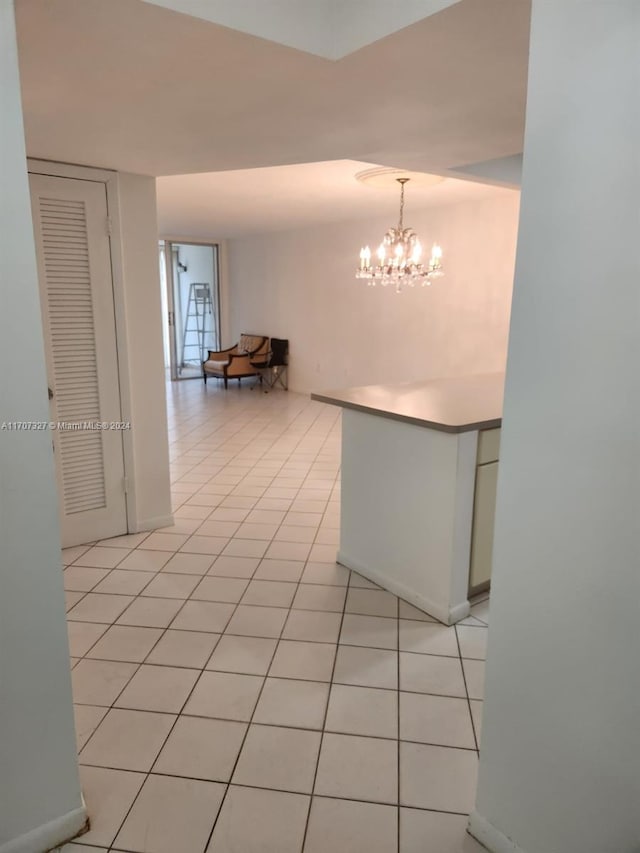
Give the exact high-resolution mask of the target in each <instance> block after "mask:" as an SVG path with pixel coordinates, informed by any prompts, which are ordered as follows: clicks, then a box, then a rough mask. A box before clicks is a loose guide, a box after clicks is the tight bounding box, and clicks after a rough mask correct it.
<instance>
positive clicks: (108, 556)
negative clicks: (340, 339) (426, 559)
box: [62, 382, 488, 853]
mask: <svg viewBox="0 0 640 853" xmlns="http://www.w3.org/2000/svg"><path fill="white" fill-rule="evenodd" d="M168 394H169V419H170V443H171V459H172V478H173V479H172V482H173V485H172V489H173V498H174V508H175V526H174V527H172V528H169V529H166V530H163V531H157V532H153V533H138V534H134V535H132V536H120V537H118V538H117V539H111V540H108V541H103V542H99V543H93V544H91V545H87V546H82V547H77V548H70V549H67V550H66V551H64V552H63V556H64V560H63V561H64V563H65V566H66V568H65V587H66V590H67V596H68V608H69V613H68V619H69V639H70V647H71V655H72V666H73V670H72V680H73V689H74V698H75V702H76V703H77V704H76V706H75V707H76V715H77V716H76V719H77V723H76V725H77V737H78V748H79V750H80V763H81V775H82V784H83V788H84V793H85V797H86V801H87V804H88V808H89V812H90V815H91V830H90V832H89V833H88V834H87V835H85V836H83V837H82V838H80V839H78V842H77V843H73V844H70V845H67V846H66V847H64V848H62V849H63V850H64V851H65V853H67V851H70V853H83V851H97V850H105V849H108V850H113V851H116V850H117V851H136V853H205V851H206V853H301V851H304V853H475V851H481V849H482V848H481V847H480V846H479V845H478V844H477V843H476V842H475V841H473V840H472V839H471V838H470V837H469V836H467V835H466V833H465V826H466V815H467V814H468V812H469V811H470V809H471V808H472V805H473V798H474V789H475V779H476V770H477V759H478V740H479V736H480V721H481V716H482V684H483V667H484V657H485V647H486V634H487V624H488V602H483V603H481V604H478V605H476V606H475V607H474V608H473V616H471V617H469V618H468V619H467V620H465V622H464V623H461V624H460V625H459V626H457V627H455V628H447V627H444V626H442V625H440V624H438V623H436V622H435V621H433V620H431V619H430V618H429V617H427V616H425V615H424V614H423V613H421V612H420V611H418V610H416V609H415V608H413V607H411V606H410V605H408V604H407V603H405V602H403V601H399V600H398V599H397V598H396V597H395V596H393V595H391V594H390V593H388V592H385V591H383V590H381V589H379V588H377V587H375V586H374V585H373V584H371V583H369V582H368V581H367V580H365V579H364V578H362V577H361V576H359V575H357V574H356V573H355V572H349V571H348V570H347V569H345V568H343V567H341V566H338V565H337V564H336V563H335V561H334V558H335V552H336V546H337V543H338V527H339V500H340V490H339V463H340V416H339V411H338V410H337V409H334V408H331V407H328V406H323V405H322V404H319V403H315V402H311V401H310V400H309V399H308V398H306V397H304V396H302V395H296V394H293V393H288V394H287V393H285V392H276V393H271V394H269V395H265V394H262V393H259V392H258V391H252V390H250V389H249V387H247V386H246V385H245V386H244V387H243V388H242V389H237V388H233V389H229V390H228V391H227V392H224V391H223V390H222V389H220V388H216V387H215V384H213V383H210V384H209V387H208V388H207V389H206V390H205V389H204V388H203V386H202V384H201V383H200V382H184V383H181V384H177V385H175V384H174V385H171V386H169V391H168Z"/></svg>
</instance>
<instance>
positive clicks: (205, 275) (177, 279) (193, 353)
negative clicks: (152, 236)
mask: <svg viewBox="0 0 640 853" xmlns="http://www.w3.org/2000/svg"><path fill="white" fill-rule="evenodd" d="M218 254H219V253H218V246H217V245H216V244H202V243H178V242H173V241H170V240H163V241H161V242H160V279H161V283H162V288H163V294H162V304H163V315H164V317H163V325H164V341H165V364H166V365H167V367H168V368H169V371H170V375H171V378H172V379H174V380H177V379H197V378H199V377H201V376H202V362H203V361H205V360H206V358H207V351H208V350H210V349H211V350H217V349H219V348H220V288H219V275H218V266H219V265H218Z"/></svg>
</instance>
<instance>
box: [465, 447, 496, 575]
mask: <svg viewBox="0 0 640 853" xmlns="http://www.w3.org/2000/svg"><path fill="white" fill-rule="evenodd" d="M497 485H498V463H497V462H491V463H490V464H488V465H479V466H478V469H477V473H476V494H475V502H474V506H473V535H472V540H471V570H470V572H469V588H470V589H471V590H473V589H475V588H476V587H478V586H481V585H482V584H486V583H487V581H489V580H490V579H491V561H492V559H493V527H494V522H495V515H496V487H497Z"/></svg>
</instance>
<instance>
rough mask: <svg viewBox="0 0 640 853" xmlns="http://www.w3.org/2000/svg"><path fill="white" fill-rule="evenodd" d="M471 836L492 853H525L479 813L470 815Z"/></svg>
mask: <svg viewBox="0 0 640 853" xmlns="http://www.w3.org/2000/svg"><path fill="white" fill-rule="evenodd" d="M467 831H468V833H469V835H472V836H473V837H474V838H475V839H476V841H478V842H479V843H480V844H482V846H483V847H486V848H487V850H490V851H491V853H525V851H524V850H523V849H522V848H521V847H518V845H517V844H516V843H515V842H514V841H511V839H510V838H507V836H506V835H503V833H502V832H500V830H499V829H496V828H495V826H493V824H491V823H489V821H488V820H485V818H483V817H482V816H481V815H479V814H478V812H476V811H473V812H471V814H470V815H469V826H468V827H467Z"/></svg>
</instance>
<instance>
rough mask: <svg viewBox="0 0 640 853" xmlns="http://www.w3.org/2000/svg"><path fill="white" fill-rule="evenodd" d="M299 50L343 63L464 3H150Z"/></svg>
mask: <svg viewBox="0 0 640 853" xmlns="http://www.w3.org/2000/svg"><path fill="white" fill-rule="evenodd" d="M145 2H146V3H155V4H156V6H164V7H165V8H166V9H174V10H175V11H177V12H184V13H186V14H188V15H194V16H195V17H196V18H203V19H204V20H205V21H213V23H214V24H222V25H223V26H225V27H231V28H232V29H234V30H240V31H241V32H246V33H251V34H252V35H254V36H260V37H261V38H267V39H270V40H271V41H276V42H278V43H279V44H286V45H288V46H289V47H295V48H297V49H298V50H305V51H307V52H309V53H315V54H317V55H318V56H324V57H325V58H326V59H340V58H342V57H343V56H346V55H347V54H349V53H353V51H354V50H358V49H359V48H361V47H364V46H365V45H366V44H371V43H372V42H374V41H377V40H378V39H380V38H383V37H384V36H388V35H389V34H390V33H395V32H397V30H401V29H402V28H403V27H407V26H409V24H414V23H415V22H416V21H420V20H421V19H422V18H426V17H428V16H429V15H433V14H434V13H435V12H439V11H440V10H441V9H446V7H447V6H452V5H453V4H454V3H458V2H460V0H394V2H393V3H389V2H388V0H366V4H364V5H363V3H362V2H360V3H353V2H351V3H345V2H344V0H275V2H274V0H270V2H268V3H265V2H264V0H242V1H241V2H238V0H206V2H203V0H145Z"/></svg>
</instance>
